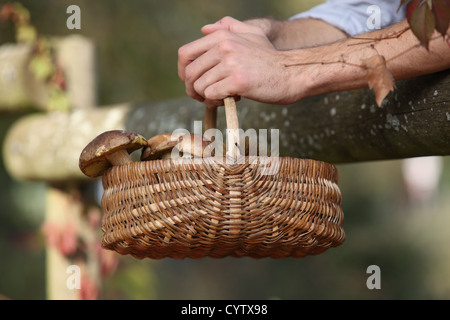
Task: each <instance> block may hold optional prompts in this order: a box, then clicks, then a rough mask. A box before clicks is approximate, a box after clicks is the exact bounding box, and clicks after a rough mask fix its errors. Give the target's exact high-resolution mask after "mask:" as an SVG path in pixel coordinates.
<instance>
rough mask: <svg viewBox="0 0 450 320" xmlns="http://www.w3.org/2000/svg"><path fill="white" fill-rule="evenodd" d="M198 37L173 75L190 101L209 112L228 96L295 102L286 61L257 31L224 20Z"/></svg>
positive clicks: (180, 55)
mask: <svg viewBox="0 0 450 320" xmlns="http://www.w3.org/2000/svg"><path fill="white" fill-rule="evenodd" d="M202 33H203V34H204V35H205V37H203V38H200V39H199V40H196V41H193V42H191V43H189V44H187V45H185V46H183V47H181V48H180V49H179V52H178V74H179V77H180V79H181V80H182V81H183V82H185V85H186V92H187V94H188V95H189V96H190V97H192V98H194V99H196V100H198V101H201V102H205V103H206V105H207V106H209V107H215V106H218V105H222V104H223V99H224V98H226V97H228V96H243V97H245V98H248V99H252V100H256V101H261V102H265V103H274V104H288V103H292V102H294V101H296V100H297V99H298V96H297V91H298V90H294V88H292V85H291V83H292V82H291V81H290V79H291V78H292V77H293V76H294V75H293V74H292V73H293V70H292V68H286V67H285V64H286V60H287V57H288V55H287V54H286V53H284V52H282V51H277V50H276V49H275V48H274V47H273V45H272V44H271V43H270V41H269V40H268V38H267V36H266V34H265V32H264V30H263V29H262V28H260V27H258V26H254V25H250V24H246V23H244V22H240V21H238V20H235V19H233V18H230V17H226V18H223V19H221V20H220V21H218V22H216V23H215V24H211V25H206V26H204V27H203V28H202Z"/></svg>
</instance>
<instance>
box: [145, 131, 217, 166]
mask: <svg viewBox="0 0 450 320" xmlns="http://www.w3.org/2000/svg"><path fill="white" fill-rule="evenodd" d="M213 146H214V144H212V142H211V141H210V140H208V139H206V138H204V137H202V136H199V135H197V134H171V133H163V134H159V135H157V136H154V137H153V138H151V139H149V140H148V145H147V146H146V147H145V148H144V149H143V150H142V154H141V160H142V161H147V160H156V159H172V158H173V157H172V152H173V151H174V152H177V151H178V152H180V153H182V154H183V156H185V155H186V157H189V156H190V157H203V156H210V155H211V156H213V155H214V154H213V151H214V150H210V148H212V147H213ZM177 154H178V153H177Z"/></svg>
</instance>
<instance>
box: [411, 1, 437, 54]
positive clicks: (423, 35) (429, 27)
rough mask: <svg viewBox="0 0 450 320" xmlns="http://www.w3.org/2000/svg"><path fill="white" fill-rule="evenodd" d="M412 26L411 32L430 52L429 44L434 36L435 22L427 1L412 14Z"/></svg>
mask: <svg viewBox="0 0 450 320" xmlns="http://www.w3.org/2000/svg"><path fill="white" fill-rule="evenodd" d="M412 3H413V2H411V3H410V4H412ZM410 4H408V6H409V5H410ZM410 26H411V31H412V32H413V33H414V35H415V36H416V37H417V39H419V41H420V44H421V45H422V46H424V47H425V48H427V50H428V42H429V41H430V39H431V36H432V35H433V31H434V27H435V20H434V16H433V12H432V11H431V8H430V7H429V6H428V3H427V2H426V1H424V2H422V3H421V4H420V5H419V6H418V7H417V8H416V9H415V10H414V12H413V13H412V15H411V20H410Z"/></svg>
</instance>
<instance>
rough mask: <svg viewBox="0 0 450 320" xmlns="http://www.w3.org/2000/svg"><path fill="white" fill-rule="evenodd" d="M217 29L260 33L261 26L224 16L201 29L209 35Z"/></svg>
mask: <svg viewBox="0 0 450 320" xmlns="http://www.w3.org/2000/svg"><path fill="white" fill-rule="evenodd" d="M217 30H228V31H231V32H234V33H260V32H258V31H260V30H259V28H257V27H255V26H252V25H249V24H246V23H244V22H242V21H239V20H236V19H234V18H232V17H224V18H222V19H220V20H219V21H217V22H216V23H213V24H207V25H205V26H204V27H202V29H201V31H202V33H203V34H204V35H208V34H210V33H213V32H215V31H217Z"/></svg>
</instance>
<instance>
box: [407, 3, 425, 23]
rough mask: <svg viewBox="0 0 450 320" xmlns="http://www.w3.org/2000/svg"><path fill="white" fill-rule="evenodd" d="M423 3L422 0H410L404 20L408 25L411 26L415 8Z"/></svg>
mask: <svg viewBox="0 0 450 320" xmlns="http://www.w3.org/2000/svg"><path fill="white" fill-rule="evenodd" d="M422 2H424V0H412V1H411V2H409V3H408V4H407V5H406V20H408V23H409V24H410V25H411V16H412V14H413V12H414V11H415V10H416V8H417V7H418V6H419V4H421V3H422Z"/></svg>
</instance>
